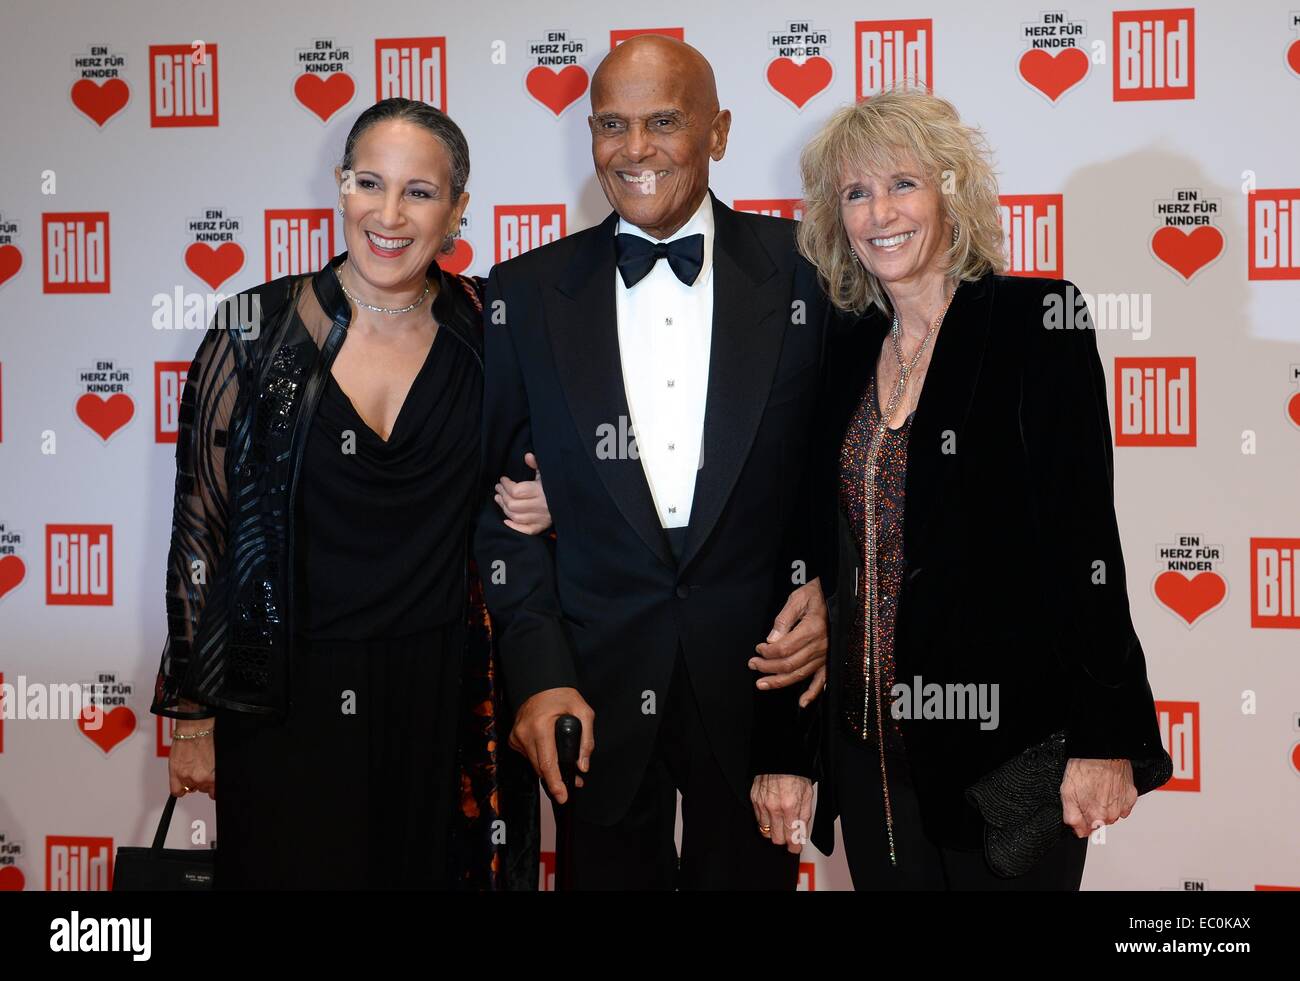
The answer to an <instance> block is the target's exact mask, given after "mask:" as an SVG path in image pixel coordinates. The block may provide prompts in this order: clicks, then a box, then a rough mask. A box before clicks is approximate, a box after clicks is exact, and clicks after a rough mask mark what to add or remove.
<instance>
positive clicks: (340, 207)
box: [339, 201, 343, 218]
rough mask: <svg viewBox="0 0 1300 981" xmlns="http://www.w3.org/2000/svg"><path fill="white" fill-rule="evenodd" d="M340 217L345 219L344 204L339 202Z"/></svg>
mask: <svg viewBox="0 0 1300 981" xmlns="http://www.w3.org/2000/svg"><path fill="white" fill-rule="evenodd" d="M339 217H340V218H342V217H343V202H341V201H340V202H339Z"/></svg>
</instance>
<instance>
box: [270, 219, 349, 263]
mask: <svg viewBox="0 0 1300 981" xmlns="http://www.w3.org/2000/svg"><path fill="white" fill-rule="evenodd" d="M333 253H334V211H333V210H331V209H330V208H282V209H279V210H275V211H267V212H266V278H267V279H268V280H272V279H279V278H280V277H281V276H297V275H299V274H301V273H310V272H316V270H318V269H324V268H325V264H326V263H327V262H329V261H330V258H331V256H332V255H333Z"/></svg>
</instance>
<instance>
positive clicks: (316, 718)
mask: <svg viewBox="0 0 1300 981" xmlns="http://www.w3.org/2000/svg"><path fill="white" fill-rule="evenodd" d="M345 343H346V342H345ZM481 400H482V375H481V372H480V370H479V368H478V365H477V363H476V361H475V358H474V355H473V354H472V352H471V351H470V350H469V349H468V348H467V347H466V346H465V345H464V344H462V343H461V342H460V341H459V339H458V338H456V337H454V336H452V335H451V332H450V331H449V330H447V329H442V328H440V329H439V330H438V331H437V333H436V334H435V336H434V341H433V345H432V347H431V348H430V349H429V353H428V355H427V357H426V359H425V362H424V364H423V365H422V367H421V368H420V371H419V373H418V374H417V376H416V378H415V381H414V382H413V383H412V385H411V390H410V392H409V394H408V395H407V397H406V401H405V402H404V403H403V405H402V408H401V410H400V412H399V414H398V416H397V419H396V421H395V423H394V425H393V431H392V433H391V434H390V436H389V439H388V440H387V441H385V440H382V439H380V437H379V436H378V434H376V433H375V432H374V431H373V430H371V429H370V428H369V427H368V426H367V425H366V423H365V422H363V421H362V419H361V417H360V416H359V415H358V414H357V411H356V409H355V408H354V407H353V405H352V403H351V401H350V400H349V399H348V396H347V394H346V393H345V392H344V391H343V389H342V388H340V386H339V384H338V382H337V381H335V380H334V377H333V376H332V375H331V376H330V377H329V378H328V379H327V383H326V387H325V390H324V392H323V394H322V396H321V400H320V404H319V408H318V410H317V414H316V417H315V419H314V420H313V424H312V429H311V431H310V435H309V437H308V442H307V446H306V450H305V455H304V459H303V464H302V472H301V475H300V483H299V485H298V492H297V517H296V525H295V528H296V531H295V536H296V549H295V556H294V558H295V562H296V563H297V566H296V582H297V585H298V589H297V597H296V602H297V607H296V611H297V612H296V626H297V631H298V636H297V637H296V638H295V642H294V644H293V655H292V664H291V675H290V685H289V690H290V692H291V706H290V710H289V716H288V718H287V720H286V721H285V722H284V723H283V724H278V723H267V722H266V721H264V720H262V719H260V718H258V717H256V716H250V715H245V714H242V713H234V712H225V713H221V715H220V716H219V718H218V724H217V729H218V738H217V739H216V754H217V755H216V759H217V795H216V797H217V825H218V835H219V840H218V846H217V869H216V885H217V887H218V888H223V889H224V888H258V889H264V888H308V889H312V888H316V889H320V888H439V887H445V886H450V885H451V884H452V880H451V876H452V873H451V871H450V870H449V868H448V866H449V850H450V843H449V840H448V838H449V829H450V827H451V825H452V821H451V819H450V816H451V814H452V813H453V811H454V809H455V807H456V800H457V791H458V787H457V759H456V744H457V736H456V727H457V723H458V696H459V694H460V682H461V665H462V651H463V649H464V631H465V629H466V625H465V616H464V611H465V589H466V571H465V570H466V554H465V548H466V541H467V531H468V526H469V521H470V516H471V503H472V501H473V500H474V499H475V490H476V487H475V481H476V479H477V462H478V454H479V426H480V418H481V415H480V413H481Z"/></svg>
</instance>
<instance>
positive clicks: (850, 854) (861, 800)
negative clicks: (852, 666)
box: [835, 720, 1088, 892]
mask: <svg viewBox="0 0 1300 981" xmlns="http://www.w3.org/2000/svg"><path fill="white" fill-rule="evenodd" d="M837 721H838V720H837ZM835 729H836V737H835V738H836V739H837V740H838V743H839V745H838V746H837V747H836V748H837V750H838V758H839V762H838V764H837V770H838V773H837V781H836V797H837V800H838V802H839V808H840V832H841V834H842V836H843V838H844V854H845V856H846V858H847V860H848V865H849V875H850V876H852V878H853V888H854V889H863V890H895V889H896V890H917V889H919V890H937V891H944V892H960V891H968V890H995V891H1035V890H1038V891H1046V890H1050V891H1067V892H1076V891H1078V889H1079V883H1080V881H1081V880H1082V879H1083V862H1084V859H1085V858H1086V857H1087V854H1088V839H1087V838H1079V837H1076V836H1075V834H1074V832H1073V831H1072V830H1070V828H1068V827H1067V826H1066V825H1064V824H1063V825H1061V838H1060V840H1059V841H1058V842H1057V843H1056V845H1055V846H1053V848H1052V849H1051V851H1049V852H1048V853H1047V854H1046V855H1044V856H1043V858H1042V860H1040V861H1039V863H1038V864H1037V865H1036V866H1034V868H1032V869H1030V870H1029V871H1028V872H1026V873H1025V874H1024V875H1022V876H1018V877H1016V878H1014V879H1004V878H1001V877H1000V876H997V875H995V874H994V873H993V871H992V870H991V869H990V868H989V867H988V863H986V862H985V861H984V855H983V853H982V852H979V851H962V850H960V849H955V848H948V847H945V846H942V845H937V844H935V843H934V842H932V841H930V839H929V838H927V837H926V836H925V832H924V831H923V830H922V829H921V810H920V806H919V804H918V803H917V798H916V791H915V790H914V789H913V787H912V780H911V776H910V771H909V770H908V766H907V757H906V756H905V755H903V756H890V757H886V768H887V769H888V771H889V802H890V807H891V810H892V813H893V824H894V852H895V855H896V857H897V860H898V864H897V865H896V866H894V865H891V864H890V862H889V836H888V833H887V831H886V828H885V803H884V795H883V793H882V790H881V786H882V784H881V777H880V752H879V750H878V749H877V748H876V747H875V746H874V745H872V744H866V743H863V742H862V741H861V740H858V739H855V738H853V737H852V736H851V735H850V734H849V733H848V732H847V731H845V730H844V728H843V727H842V726H840V725H838V724H836V726H835Z"/></svg>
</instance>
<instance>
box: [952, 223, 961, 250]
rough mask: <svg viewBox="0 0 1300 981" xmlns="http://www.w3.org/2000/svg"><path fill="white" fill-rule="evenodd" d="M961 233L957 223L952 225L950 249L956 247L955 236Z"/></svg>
mask: <svg viewBox="0 0 1300 981" xmlns="http://www.w3.org/2000/svg"><path fill="white" fill-rule="evenodd" d="M960 232H961V225H960V224H959V223H957V222H955V221H954V222H953V223H952V247H953V248H954V249H955V248H956V247H957V235H958V234H959V233H960Z"/></svg>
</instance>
